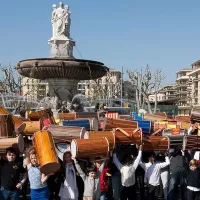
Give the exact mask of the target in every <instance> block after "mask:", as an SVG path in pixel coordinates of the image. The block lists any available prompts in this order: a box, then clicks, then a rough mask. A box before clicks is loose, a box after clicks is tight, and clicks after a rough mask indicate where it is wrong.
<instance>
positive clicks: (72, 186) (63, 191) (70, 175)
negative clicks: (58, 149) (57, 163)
mask: <svg viewBox="0 0 200 200" xmlns="http://www.w3.org/2000/svg"><path fill="white" fill-rule="evenodd" d="M71 156H72V155H71V153H70V152H69V151H67V152H65V153H64V155H63V173H64V181H63V183H62V184H61V187H60V192H59V196H60V198H61V200H68V199H70V200H77V199H78V196H79V193H78V187H77V182H76V170H75V167H74V163H73V160H72V158H71Z"/></svg>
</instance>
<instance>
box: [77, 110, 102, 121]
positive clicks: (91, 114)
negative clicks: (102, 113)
mask: <svg viewBox="0 0 200 200" xmlns="http://www.w3.org/2000/svg"><path fill="white" fill-rule="evenodd" d="M76 118H77V119H82V118H84V119H85V118H96V119H97V120H98V119H99V116H98V113H97V112H77V113H76Z"/></svg>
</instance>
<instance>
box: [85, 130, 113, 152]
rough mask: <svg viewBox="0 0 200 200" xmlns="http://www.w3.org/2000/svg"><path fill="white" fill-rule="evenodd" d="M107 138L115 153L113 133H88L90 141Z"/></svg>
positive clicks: (110, 147)
mask: <svg viewBox="0 0 200 200" xmlns="http://www.w3.org/2000/svg"><path fill="white" fill-rule="evenodd" d="M103 137H105V138H107V139H108V142H109V149H110V151H113V150H114V148H115V135H114V133H113V132H112V131H97V132H95V131H90V132H88V139H101V138H103Z"/></svg>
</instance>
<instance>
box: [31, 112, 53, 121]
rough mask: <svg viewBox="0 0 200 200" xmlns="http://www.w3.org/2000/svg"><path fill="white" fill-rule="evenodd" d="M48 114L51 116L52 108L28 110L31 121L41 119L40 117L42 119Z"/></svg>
mask: <svg viewBox="0 0 200 200" xmlns="http://www.w3.org/2000/svg"><path fill="white" fill-rule="evenodd" d="M47 114H48V115H49V116H51V113H50V109H44V110H37V111H31V112H28V118H29V119H30V120H31V121H39V119H40V118H41V117H42V116H45V115H47Z"/></svg>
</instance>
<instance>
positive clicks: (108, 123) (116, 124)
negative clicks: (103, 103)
mask: <svg viewBox="0 0 200 200" xmlns="http://www.w3.org/2000/svg"><path fill="white" fill-rule="evenodd" d="M113 128H133V129H137V128H138V122H135V121H134V122H133V121H129V120H123V119H110V118H105V119H104V127H103V130H106V131H109V130H112V129H113Z"/></svg>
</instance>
